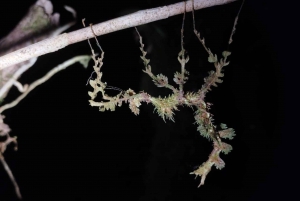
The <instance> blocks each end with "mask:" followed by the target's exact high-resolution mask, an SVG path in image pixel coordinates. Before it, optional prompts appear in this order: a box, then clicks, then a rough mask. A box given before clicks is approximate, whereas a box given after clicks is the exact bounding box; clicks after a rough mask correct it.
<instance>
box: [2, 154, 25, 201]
mask: <svg viewBox="0 0 300 201" xmlns="http://www.w3.org/2000/svg"><path fill="white" fill-rule="evenodd" d="M0 161H1V163H2V165H3V167H4V169H5V171H6V172H7V174H8V176H9V179H10V181H11V182H12V184H13V185H14V188H15V192H16V195H17V197H18V198H19V199H20V200H21V199H22V195H21V192H20V188H19V185H18V183H17V182H16V179H15V177H14V175H13V173H12V171H11V170H10V168H9V166H8V164H7V163H6V161H5V159H4V156H3V155H2V153H1V152H0Z"/></svg>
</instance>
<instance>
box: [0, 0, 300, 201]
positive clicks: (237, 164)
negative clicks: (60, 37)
mask: <svg viewBox="0 0 300 201" xmlns="http://www.w3.org/2000/svg"><path fill="white" fill-rule="evenodd" d="M34 2H35V0H26V1H6V2H5V4H3V5H2V10H3V11H4V12H0V17H1V19H2V23H1V32H0V37H4V36H5V35H6V34H8V33H9V31H11V30H12V29H13V28H14V26H15V25H16V24H17V23H18V21H19V20H20V19H21V18H22V17H23V16H24V15H25V14H26V12H27V10H28V9H29V7H30V6H31V5H32V4H33V3H34ZM176 2H180V1H178V0H161V1H158V0H147V1H104V0H102V1H95V0H94V1H93V0H85V1H72V0H52V3H53V5H54V12H59V13H60V14H61V24H63V23H67V22H69V21H70V20H72V16H71V14H70V13H68V12H67V11H65V10H64V8H63V6H64V5H69V6H71V7H73V8H74V9H75V10H76V11H77V15H78V19H77V21H78V22H77V24H76V25H74V26H73V27H71V28H70V29H69V30H67V32H70V31H73V30H77V29H80V28H82V24H81V19H82V18H86V23H94V24H96V23H100V22H103V21H106V20H110V19H113V18H116V17H119V16H123V15H125V14H129V13H132V12H135V11H138V10H143V9H148V8H155V7H159V6H164V5H169V4H172V3H176ZM241 2H242V1H237V2H234V3H231V4H227V5H223V6H216V7H211V8H206V9H202V10H198V11H196V12H195V17H196V27H197V29H198V31H200V33H201V35H202V37H204V38H205V41H206V45H207V46H208V47H209V48H210V49H211V50H212V51H213V52H214V53H217V54H218V55H219V56H220V55H221V52H222V51H224V50H225V49H226V48H227V42H228V38H229V36H230V33H231V29H232V26H233V22H234V18H235V16H236V14H237V12H238V9H239V6H240V5H241ZM279 10H281V12H285V11H284V7H283V6H282V5H280V4H279V3H276V2H275V1H258V0H254V1H250V0H249V1H246V2H245V4H244V7H243V9H242V11H241V14H240V18H239V21H238V25H237V30H236V33H235V35H234V36H233V43H232V45H231V46H230V51H231V52H232V55H231V56H230V57H229V60H230V65H229V66H226V67H225V71H224V73H225V76H224V78H223V80H224V82H223V83H222V84H219V86H218V87H213V90H212V91H211V92H209V93H208V96H207V99H206V100H207V101H208V102H210V103H212V104H213V105H212V109H211V113H212V114H213V115H214V119H215V123H216V124H220V123H225V124H227V125H228V127H230V128H234V129H235V132H236V137H235V138H234V139H233V140H231V141H228V140H225V141H226V142H228V143H229V144H231V145H232V146H233V151H232V152H231V153H230V154H228V155H224V154H221V155H220V156H221V158H222V159H223V160H224V161H225V163H226V165H225V168H223V169H222V170H217V169H216V168H215V167H213V168H212V171H211V172H210V173H209V174H208V176H207V179H206V181H205V185H204V186H201V187H200V188H197V186H198V184H199V182H200V178H197V179H194V176H193V175H190V174H189V173H190V172H192V171H193V170H194V169H195V167H197V166H199V165H201V163H202V162H204V161H206V160H207V158H208V155H209V154H210V152H211V149H212V144H211V142H209V141H207V139H205V138H203V137H202V136H200V134H199V132H197V126H196V124H194V122H195V120H194V117H193V110H192V109H191V108H184V107H180V108H179V111H176V112H175V123H173V122H172V121H169V120H167V121H166V123H165V122H164V121H163V120H162V119H161V118H160V117H158V115H157V114H156V113H155V112H153V110H154V107H153V106H152V105H151V104H148V105H147V104H142V106H141V107H140V115H138V116H135V115H134V114H133V113H132V112H131V111H130V110H129V108H128V105H126V104H123V105H122V107H117V108H116V111H114V112H110V111H106V112H100V111H99V110H98V108H97V107H91V106H90V105H89V102H88V100H89V96H88V93H87V92H88V91H89V90H92V88H91V87H90V86H89V85H88V86H87V85H86V83H87V80H88V78H89V77H90V75H91V73H92V71H93V70H92V65H93V64H92V62H90V64H89V67H88V68H87V69H84V68H83V67H82V66H81V65H80V64H75V65H73V66H71V67H69V68H67V69H66V70H64V71H61V72H60V73H58V74H56V75H55V76H54V77H52V78H51V79H50V80H49V81H48V82H46V83H45V84H43V85H41V86H39V87H37V88H36V89H35V90H33V91H32V92H31V93H30V94H29V95H28V96H27V97H26V98H25V99H24V100H23V101H21V102H20V103H19V104H18V105H17V106H16V107H14V108H12V109H9V110H7V111H5V112H4V115H5V116H6V118H5V122H6V123H7V124H8V125H9V126H10V128H11V129H12V131H11V133H10V134H11V136H18V151H17V152H15V151H13V148H12V147H9V148H8V150H7V151H6V152H5V154H4V156H5V159H6V161H7V163H8V164H9V166H10V168H11V169H12V171H13V173H14V176H15V177H16V180H17V182H18V184H19V186H20V190H21V193H22V195H23V197H24V200H25V201H31V200H82V201H90V200H103V201H111V200H131V201H135V200H136V201H177V200H178V201H192V200H202V201H206V200H209V201H217V200H231V201H233V200H247V201H248V200H251V201H252V200H273V199H275V200H281V199H283V198H284V199H285V200H291V199H292V197H293V196H294V195H296V192H295V187H293V186H292V185H291V183H292V180H296V177H297V175H296V173H294V170H293V168H294V167H295V166H296V165H295V164H296V162H297V158H296V156H294V155H295V152H296V141H297V140H298V139H299V137H296V136H295V135H296V133H295V132H294V134H293V132H292V131H290V130H288V129H294V128H291V127H290V126H287V124H286V123H287V122H288V120H285V119H284V115H285V116H287V115H288V113H287V112H286V111H291V110H288V109H287V108H284V107H283V105H284V104H286V103H287V100H288V98H287V94H289V93H288V90H292V89H291V88H290V89H288V88H287V87H286V86H287V85H288V83H292V79H293V78H292V77H290V78H289V79H286V78H287V77H286V76H287V74H288V73H290V70H291V69H289V68H292V63H291V62H292V61H291V60H285V59H286V58H289V57H290V59H292V58H293V59H294V60H293V61H296V59H295V57H293V55H292V54H293V53H292V52H293V50H292V49H288V48H287V47H286V46H287V45H288V43H289V41H288V40H289V38H288V37H292V34H295V33H294V32H292V31H290V32H288V33H290V34H291V35H290V36H286V35H288V34H287V32H286V30H287V27H290V29H291V28H292V27H293V26H292V25H290V24H289V23H291V22H290V21H288V20H287V18H288V16H287V15H284V14H282V13H281V15H280V16H279V14H278V11H279ZM181 23H182V15H178V16H174V17H170V18H168V19H166V20H161V21H156V22H152V23H150V24H146V25H142V26H139V27H137V28H138V29H139V31H140V33H141V35H142V37H143V40H144V44H145V49H146V50H147V51H148V59H150V64H151V66H152V72H153V73H154V74H159V73H162V74H164V75H166V76H168V77H169V80H172V77H173V74H174V73H175V72H176V71H179V69H180V64H179V62H178V61H177V56H178V53H179V51H180V28H181ZM284 34H285V35H284ZM98 40H99V42H100V44H101V46H102V48H103V49H104V51H105V57H104V66H103V68H102V69H103V80H105V81H106V82H107V83H108V85H110V86H114V87H118V88H121V89H123V90H127V89H128V88H131V89H133V90H135V91H142V90H144V91H145V92H148V93H149V94H150V95H153V96H158V95H161V96H166V95H168V94H169V93H170V91H169V90H166V89H161V88H157V87H156V86H155V85H154V84H153V82H152V81H151V78H150V77H148V76H147V75H146V74H145V73H143V72H142V69H143V68H144V66H143V63H142V60H141V59H140V55H141V52H140V50H139V46H140V44H139V42H138V37H137V34H136V32H135V30H134V28H129V29H125V30H121V31H118V32H114V33H110V34H107V35H103V36H100V37H98ZM91 42H92V44H93V46H94V49H95V50H96V48H97V46H96V43H95V41H94V40H91ZM184 43H185V49H186V50H187V51H188V54H189V57H190V61H189V63H188V64H187V67H186V68H187V70H188V71H189V72H190V77H189V80H188V82H187V84H186V85H185V90H187V91H196V90H197V89H199V88H200V87H201V85H202V84H203V78H204V77H206V76H207V75H208V74H207V73H208V71H209V70H213V69H214V67H213V65H212V64H210V63H208V62H207V53H206V52H205V50H204V49H203V47H202V45H201V44H200V43H199V41H198V40H197V38H196V37H195V35H194V33H193V30H192V15H191V13H187V15H186V21H185V33H184ZM97 51H98V50H97ZM98 52H99V51H98ZM83 54H91V53H90V49H89V46H88V43H87V41H83V42H80V43H77V44H73V45H70V46H68V47H66V48H64V49H62V50H59V51H57V52H54V53H51V54H47V55H44V56H41V57H39V58H38V60H37V62H36V64H35V65H34V66H33V67H32V68H30V69H29V70H28V71H27V72H26V73H24V74H23V75H22V77H21V79H20V81H21V83H31V82H33V81H35V80H36V79H38V78H40V77H41V76H43V75H44V74H46V73H47V72H48V71H49V70H50V69H51V68H53V67H55V66H56V65H58V64H60V63H62V62H64V61H65V60H67V59H70V58H71V57H74V56H77V55H83ZM294 54H295V52H294ZM289 62H290V63H291V64H290V63H289ZM286 66H289V68H288V67H286ZM295 74H296V72H295ZM294 76H295V75H294ZM294 82H295V83H296V81H294ZM173 84H174V83H173ZM293 92H294V93H295V92H296V91H293ZM108 93H109V94H110V95H113V94H117V93H118V92H117V91H113V90H110V91H109V92H108ZM18 95H19V92H18V91H17V89H15V88H13V89H12V90H11V91H10V93H9V94H8V96H7V97H6V99H5V101H4V104H5V103H8V102H11V101H12V100H14V99H15V98H16V97H17V96H18ZM293 101H295V100H293ZM292 105H293V102H289V104H288V106H286V107H290V109H291V108H292V107H291V106H292ZM294 112H295V113H296V111H294ZM293 121H295V120H293ZM290 123H292V122H290ZM294 126H297V124H296V125H294ZM288 144H289V145H288ZM297 157H298V156H297ZM10 200H16V197H15V193H14V188H13V186H12V184H11V182H10V180H9V178H8V176H7V174H6V172H5V171H4V169H3V168H2V166H0V201H10Z"/></svg>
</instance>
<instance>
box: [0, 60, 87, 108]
mask: <svg viewBox="0 0 300 201" xmlns="http://www.w3.org/2000/svg"><path fill="white" fill-rule="evenodd" d="M90 59H91V56H87V55H83V56H76V57H73V58H72V59H69V60H67V61H65V62H64V63H62V64H60V65H58V66H57V67H55V68H53V69H52V70H51V71H49V72H48V73H47V74H46V75H45V76H44V77H42V78H40V79H38V80H36V81H35V82H33V83H32V84H31V85H30V86H28V87H27V90H26V91H25V92H24V93H23V94H21V95H20V96H19V97H18V98H17V99H16V100H14V101H13V102H11V103H8V104H6V105H3V106H2V107H0V113H2V112H3V111H4V110H6V109H9V108H12V107H14V106H16V105H17V104H18V103H19V102H20V101H21V100H22V99H23V98H25V97H26V96H27V94H28V93H29V92H30V91H32V90H33V89H34V88H35V87H37V86H39V85H40V84H43V83H44V82H46V81H47V80H49V79H50V78H51V77H52V76H53V75H54V74H55V73H57V72H59V71H61V70H64V69H65V68H67V67H68V66H71V65H72V64H74V63H76V62H80V63H82V64H83V65H84V66H85V67H86V66H87V64H88V61H89V60H90Z"/></svg>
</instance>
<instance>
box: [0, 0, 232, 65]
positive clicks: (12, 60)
mask: <svg viewBox="0 0 300 201" xmlns="http://www.w3.org/2000/svg"><path fill="white" fill-rule="evenodd" d="M233 1H236V0H210V1H207V0H194V9H195V10H199V9H203V8H206V7H212V6H217V5H223V4H227V3H230V2H233ZM185 11H186V12H191V11H192V1H191V0H190V1H187V2H186V8H185V3H184V2H180V3H176V4H172V5H169V6H164V7H158V8H152V9H147V10H142V11H138V12H135V13H132V14H129V15H125V16H123V17H119V18H116V19H112V20H109V21H106V22H103V23H99V24H96V25H93V29H94V31H95V34H96V35H97V36H99V35H104V34H108V33H111V32H115V31H118V30H122V29H126V28H129V27H135V26H139V25H143V24H147V23H150V22H154V21H157V20H161V19H166V18H168V17H170V16H174V15H178V14H181V13H183V12H185ZM92 37H94V36H93V33H91V30H90V29H89V28H88V27H86V28H83V29H80V30H77V31H73V32H70V33H64V34H61V35H59V36H55V37H52V38H48V39H46V40H43V41H40V42H38V43H35V44H33V45H30V46H27V47H25V48H22V49H19V50H17V51H14V52H12V53H9V54H7V55H5V56H2V57H0V70H1V69H4V68H6V67H9V66H11V65H14V64H17V63H20V62H22V61H26V60H28V59H30V58H34V57H39V56H41V55H44V54H48V53H50V52H54V51H57V50H59V49H62V48H64V47H66V46H68V45H70V44H73V43H77V42H80V41H84V40H87V39H88V38H92Z"/></svg>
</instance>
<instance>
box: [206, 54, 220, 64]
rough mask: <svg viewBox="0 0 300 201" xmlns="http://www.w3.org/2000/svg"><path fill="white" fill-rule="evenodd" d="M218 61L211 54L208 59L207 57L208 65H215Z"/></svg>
mask: <svg viewBox="0 0 300 201" xmlns="http://www.w3.org/2000/svg"><path fill="white" fill-rule="evenodd" d="M217 61H218V57H217V55H216V54H215V56H214V55H213V54H210V55H209V57H208V62H210V63H215V62H217Z"/></svg>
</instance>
